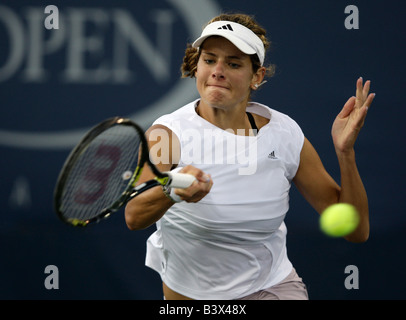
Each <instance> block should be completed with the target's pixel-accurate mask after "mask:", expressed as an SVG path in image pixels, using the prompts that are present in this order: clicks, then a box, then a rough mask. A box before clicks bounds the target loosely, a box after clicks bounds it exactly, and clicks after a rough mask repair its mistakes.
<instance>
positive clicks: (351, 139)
mask: <svg viewBox="0 0 406 320" xmlns="http://www.w3.org/2000/svg"><path fill="white" fill-rule="evenodd" d="M362 82H363V81H362V78H360V79H358V80H357V90H356V97H351V98H350V99H349V100H348V101H347V103H346V104H345V105H344V107H343V109H342V110H341V112H340V113H339V114H338V116H337V117H336V119H335V121H334V123H333V127H332V131H331V132H332V137H333V143H334V147H335V150H336V154H337V158H338V163H339V166H340V173H341V186H339V185H338V184H337V183H336V182H335V181H334V180H333V179H332V177H331V176H330V175H329V174H328V173H327V171H326V170H325V168H324V166H323V164H322V162H321V160H320V158H319V156H318V154H317V152H316V150H315V149H314V148H313V146H312V145H311V143H310V142H309V141H308V140H307V139H305V142H304V145H303V148H302V151H301V154H300V165H299V169H298V171H297V173H296V176H295V178H294V183H295V185H296V187H297V188H298V190H299V191H300V192H301V193H302V194H303V196H304V197H305V199H306V200H307V201H308V202H309V203H310V204H311V205H312V206H313V207H314V208H315V209H316V210H317V212H319V213H321V212H323V210H324V209H325V208H327V207H328V206H329V205H331V204H334V203H338V202H345V203H350V204H353V205H354V206H355V207H356V208H357V210H358V212H359V214H360V223H359V225H358V228H357V229H356V230H355V231H354V232H353V233H351V234H350V235H348V236H347V237H346V239H347V240H349V241H352V242H364V241H366V240H367V239H368V237H369V209H368V197H367V194H366V191H365V188H364V185H363V183H362V180H361V177H360V174H359V172H358V168H357V164H356V161H355V151H354V144H355V141H356V139H357V136H358V134H359V131H360V130H361V128H362V126H363V124H364V121H365V117H366V114H367V111H368V108H369V107H370V105H371V103H372V101H373V99H374V96H375V95H374V94H369V89H370V82H369V81H367V82H366V83H365V86H363V83H362Z"/></svg>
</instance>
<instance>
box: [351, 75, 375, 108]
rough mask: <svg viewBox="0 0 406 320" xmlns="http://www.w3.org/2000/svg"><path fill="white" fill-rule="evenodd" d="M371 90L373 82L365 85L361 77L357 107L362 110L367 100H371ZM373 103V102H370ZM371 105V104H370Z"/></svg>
mask: <svg viewBox="0 0 406 320" xmlns="http://www.w3.org/2000/svg"><path fill="white" fill-rule="evenodd" d="M370 88H371V81H370V80H368V81H366V82H365V84H363V78H362V77H360V78H358V80H357V89H356V102H355V107H356V108H358V109H360V108H362V107H363V106H364V104H365V102H366V100H367V99H368V98H369V95H368V94H369V90H370ZM370 103H372V101H370ZM369 105H370V104H369Z"/></svg>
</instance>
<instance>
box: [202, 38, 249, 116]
mask: <svg viewBox="0 0 406 320" xmlns="http://www.w3.org/2000/svg"><path fill="white" fill-rule="evenodd" d="M201 50H202V53H201V55H200V58H199V61H198V64H197V71H196V86H197V90H198V91H199V94H200V97H201V99H202V101H203V102H204V103H206V104H208V105H210V106H212V107H217V108H232V107H233V106H235V105H237V104H241V103H247V101H248V97H249V94H250V87H251V86H252V85H253V83H254V80H255V76H254V73H253V71H252V62H251V59H250V57H249V56H248V55H247V54H245V53H243V52H241V51H240V50H239V49H238V48H237V47H236V46H234V45H233V44H232V43H231V42H230V41H228V40H227V39H225V38H223V37H210V38H208V39H207V40H206V41H205V42H204V44H203V46H202V47H201Z"/></svg>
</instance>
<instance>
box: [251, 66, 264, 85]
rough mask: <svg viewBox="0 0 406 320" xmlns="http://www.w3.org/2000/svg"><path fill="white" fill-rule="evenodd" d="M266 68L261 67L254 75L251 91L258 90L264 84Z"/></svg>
mask: <svg viewBox="0 0 406 320" xmlns="http://www.w3.org/2000/svg"><path fill="white" fill-rule="evenodd" d="M265 74H266V68H265V67H261V68H258V70H257V71H256V72H255V73H254V74H253V76H252V81H251V89H253V90H256V89H258V87H259V86H260V85H261V84H262V83H263V80H264V78H265Z"/></svg>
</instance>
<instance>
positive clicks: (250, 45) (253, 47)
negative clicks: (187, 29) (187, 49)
mask: <svg viewBox="0 0 406 320" xmlns="http://www.w3.org/2000/svg"><path fill="white" fill-rule="evenodd" d="M211 36H220V37H224V38H226V39H227V40H229V41H230V42H231V43H232V44H234V45H235V46H236V47H237V48H238V49H239V50H240V51H241V52H243V53H245V54H256V55H257V56H258V58H259V61H260V63H261V66H262V65H263V64H264V59H265V48H264V44H263V42H262V40H261V39H260V38H259V37H258V36H257V35H256V34H255V33H254V32H252V31H251V30H250V29H248V28H247V27H244V26H243V25H241V24H239V23H235V22H231V21H216V22H212V23H210V24H208V25H207V26H206V28H204V30H203V32H202V34H201V36H200V37H199V38H197V39H196V41H195V42H193V44H192V46H193V47H194V48H199V47H200V46H201V45H202V43H203V42H204V40H206V39H207V38H208V37H211Z"/></svg>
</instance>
